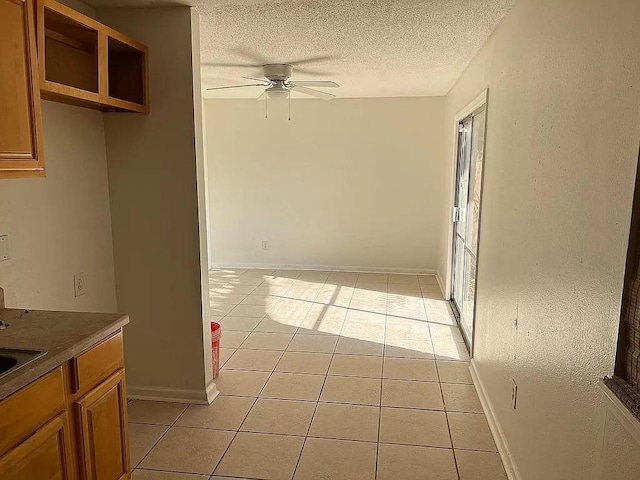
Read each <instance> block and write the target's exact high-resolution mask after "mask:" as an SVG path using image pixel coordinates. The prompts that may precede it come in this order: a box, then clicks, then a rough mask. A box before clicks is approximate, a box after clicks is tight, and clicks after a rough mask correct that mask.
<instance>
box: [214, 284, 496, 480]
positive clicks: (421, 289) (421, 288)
mask: <svg viewBox="0 0 640 480" xmlns="http://www.w3.org/2000/svg"><path fill="white" fill-rule="evenodd" d="M299 276H300V274H298V277H299ZM328 281H329V278H328V277H327V279H325V280H324V282H323V284H322V286H321V288H320V289H319V291H318V293H317V294H316V296H315V297H314V299H313V300H306V299H301V298H293V297H291V300H298V301H301V302H308V303H310V304H312V305H315V304H323V305H327V306H328V307H331V306H334V305H332V304H331V303H326V302H317V301H316V300H317V299H318V296H319V294H320V292H321V291H322V289H323V287H324V286H326V285H327V282H328ZM310 282H313V280H310ZM263 283H264V282H263ZM394 285H395V284H394ZM398 285H400V284H398ZM425 286H426V287H427V288H425ZM386 287H387V290H386V297H385V298H386V300H387V301H386V302H385V329H384V336H383V353H382V356H381V361H382V374H381V378H380V381H381V391H380V397H379V398H380V400H379V402H380V405H378V408H379V412H381V408H382V407H381V403H382V402H381V399H382V383H383V382H384V361H385V359H386V358H407V359H409V358H412V357H410V356H407V357H388V356H387V348H386V347H387V346H386V333H387V326H388V325H387V321H388V317H389V301H388V300H389V279H388V276H387V282H386ZM419 287H420V299H421V302H420V303H421V305H422V308H421V311H423V312H424V314H425V318H426V319H425V320H422V319H420V318H418V319H412V318H411V315H410V314H409V316H406V315H405V316H403V315H402V314H401V313H399V314H397V315H393V316H394V317H399V318H408V319H410V320H415V321H420V322H422V321H425V322H426V323H427V324H431V323H433V324H436V325H443V326H444V325H446V326H450V327H452V326H453V327H455V326H456V325H451V324H449V323H441V322H437V321H433V322H432V321H430V316H429V315H428V313H427V311H426V310H427V308H426V305H425V300H426V299H429V298H430V297H425V296H424V294H425V291H426V290H429V286H428V285H423V284H421V283H419ZM257 288H258V287H257V286H256V287H255V288H254V289H253V290H252V291H255V289H257ZM350 288H351V289H352V292H351V297H350V299H349V302H348V305H347V306H337V307H339V308H343V309H345V310H346V311H347V312H348V311H349V310H354V311H364V312H367V313H373V314H380V312H378V311H376V312H373V311H370V310H365V309H356V308H351V305H352V303H353V297H354V295H355V292H356V290H357V289H358V286H357V279H356V285H354V286H350ZM362 288H363V289H366V287H362ZM398 290H403V289H402V288H399V289H398ZM373 291H377V290H373ZM283 293H286V292H283ZM397 295H402V296H405V297H411V298H418V297H416V296H415V295H414V294H413V293H406V294H405V293H397ZM245 298H246V297H245ZM282 298H283V297H280V298H279V299H278V302H279V301H281V300H282ZM276 304H277V302H276ZM276 304H274V306H275V305H276ZM311 308H313V306H311V307H310V308H309V309H308V310H307V314H308V312H309V311H310V309H311ZM448 313H449V314H450V312H448ZM226 316H228V315H225V316H223V318H224V317H226ZM265 318H267V315H265V316H263V317H261V319H260V321H259V322H258V323H260V322H261V321H262V320H264V319H265ZM434 320H435V319H434ZM344 324H345V321H344V320H343V323H342V327H341V330H340V333H339V334H338V335H337V341H336V343H335V345H334V348H333V352H332V354H331V355H332V357H331V361H330V365H331V363H332V362H333V360H334V357H335V355H336V350H337V345H338V342H339V339H340V338H342V335H341V334H342V331H343V329H344ZM255 328H257V327H254V328H253V329H252V330H251V331H250V332H249V334H251V333H253V332H254V331H255ZM301 328H302V327H300V326H298V327H297V328H296V331H295V332H294V333H293V336H295V335H297V334H300V333H301V330H300V329H301ZM265 333H271V332H265ZM293 336H292V339H293ZM429 336H430V339H431V344H432V345H433V338H432V328H430V327H429ZM292 339H291V340H290V341H289V343H288V344H287V347H285V349H284V350H283V351H282V355H281V356H280V358H279V360H278V363H279V361H281V359H282V357H283V355H284V353H286V351H287V348H288V347H289V346H290V344H291V341H292ZM243 343H244V341H243ZM241 346H242V344H241V345H240V346H239V347H238V348H236V349H234V350H235V351H234V353H233V354H235V352H236V351H237V350H238V349H241ZM245 350H253V349H245ZM255 350H262V349H255ZM307 353H314V352H307ZM323 353H324V352H323ZM233 354H232V356H233ZM345 355H357V356H369V355H363V354H360V353H345ZM373 357H375V358H380V356H378V355H374V356H373ZM230 358H231V357H230ZM430 360H432V361H434V364H435V367H436V373H437V377H438V380H437V382H430V381H426V383H438V384H439V387H440V393H441V398H442V401H443V410H442V411H443V412H444V413H445V417H446V419H447V428H448V431H449V437H450V440H451V447H450V448H451V450H452V451H454V448H453V442H452V437H451V430H450V425H449V423H448V416H447V413H448V410H447V409H446V406H444V393H443V390H442V383H443V382H442V381H441V376H440V372H439V368H438V362H439V361H456V359H453V358H450V359H449V358H437V356H436V355H434V356H433V359H430ZM458 362H460V363H465V362H466V363H468V360H459V359H458ZM275 368H277V366H276V367H274V369H273V370H272V371H271V374H270V375H269V377H268V379H267V382H268V381H269V379H270V378H271V376H272V375H273V373H276V372H275ZM329 369H330V367H329V368H328V369H327V372H325V374H324V376H325V378H324V381H323V385H322V387H321V390H320V396H321V394H322V392H323V390H324V386H325V384H326V381H327V379H328V377H330V376H332V375H329ZM236 370H243V369H236ZM294 373H299V372H294ZM338 376H342V377H348V378H349V377H352V378H375V377H353V376H351V375H338ZM398 380H400V381H407V382H412V381H413V382H425V381H424V380H412V379H398ZM444 383H451V384H462V385H464V384H465V383H464V382H463V383H459V382H444ZM265 386H266V383H265V385H264V386H263V388H262V389H261V391H260V393H259V394H258V395H261V394H262V392H263V391H264V388H265ZM320 396H319V397H318V399H317V400H316V401H315V403H316V405H315V409H314V414H313V416H312V419H311V421H310V423H309V427H308V429H307V434H306V436H305V441H304V442H303V449H302V450H301V453H300V455H299V457H298V463H297V464H296V468H295V470H294V474H295V472H296V471H297V468H298V464H299V462H300V459H301V456H302V451H303V450H304V445H305V444H306V439H307V438H308V437H310V435H309V434H310V430H311V426H312V424H313V420H314V419H315V416H316V414H317V409H318V406H319V403H322V402H321V401H320ZM258 398H260V397H256V400H255V401H254V405H255V403H256V401H257V399H258ZM286 400H293V401H295V399H286ZM326 403H341V402H326ZM347 405H349V404H347ZM350 405H360V404H350ZM252 408H253V406H252ZM390 408H406V409H411V410H431V409H420V408H412V407H401V406H396V407H390ZM436 411H437V410H436ZM456 413H471V414H480V415H482V413H480V412H464V411H461V412H456ZM245 420H246V416H245ZM243 423H244V421H243ZM380 426H381V415H379V420H378V440H377V442H376V443H377V444H378V446H379V443H380ZM240 428H241V427H240ZM256 433H260V432H256ZM236 434H237V433H236ZM285 436H286V435H285ZM291 436H293V435H291ZM234 438H235V437H234ZM310 438H330V437H310ZM337 440H345V439H337ZM354 441H356V440H354ZM399 445H403V444H401V443H399ZM405 445H407V444H405ZM421 446H424V445H421ZM432 448H441V447H432ZM460 450H471V451H485V450H473V449H460ZM225 453H226V452H225ZM223 456H224V455H223ZM377 456H378V451H377V452H376V472H377V460H378V458H377ZM454 462H456V471H458V469H457V459H456V458H455V452H454ZM376 475H377V473H376ZM458 475H459V474H458Z"/></svg>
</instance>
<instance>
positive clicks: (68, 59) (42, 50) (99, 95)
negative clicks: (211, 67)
mask: <svg viewBox="0 0 640 480" xmlns="http://www.w3.org/2000/svg"><path fill="white" fill-rule="evenodd" d="M38 57H39V64H40V91H41V94H42V97H43V98H46V99H49V100H55V101H60V102H64V103H71V104H75V105H81V106H88V107H92V108H97V109H100V110H104V111H125V112H127V111H128V112H141V113H144V112H148V111H149V96H148V81H147V77H148V50H147V47H146V46H144V45H143V44H141V43H139V42H137V41H135V40H133V39H132V38H129V37H127V36H126V35H123V34H121V33H119V32H117V31H115V30H113V29H112V28H109V27H107V26H105V25H103V24H101V23H99V22H97V21H96V20H94V19H92V18H89V17H87V16H85V15H82V14H81V13H79V12H77V11H75V10H73V9H71V8H69V7H67V6H65V5H63V4H61V3H59V2H57V1H56V0H38Z"/></svg>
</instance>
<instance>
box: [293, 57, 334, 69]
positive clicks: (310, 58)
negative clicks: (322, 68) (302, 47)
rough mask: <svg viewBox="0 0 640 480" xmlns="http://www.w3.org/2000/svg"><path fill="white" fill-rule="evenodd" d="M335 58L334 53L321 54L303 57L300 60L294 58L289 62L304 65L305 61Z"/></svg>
mask: <svg viewBox="0 0 640 480" xmlns="http://www.w3.org/2000/svg"><path fill="white" fill-rule="evenodd" d="M333 58H334V57H333V55H319V56H317V57H308V58H301V59H300V60H294V61H292V62H287V63H288V64H290V65H293V66H294V67H295V66H296V65H304V64H305V63H318V62H326V61H327V60H332V59H333Z"/></svg>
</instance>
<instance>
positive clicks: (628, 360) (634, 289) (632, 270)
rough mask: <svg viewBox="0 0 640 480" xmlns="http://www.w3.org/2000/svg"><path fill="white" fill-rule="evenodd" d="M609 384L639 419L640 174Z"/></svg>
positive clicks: (607, 381) (637, 173)
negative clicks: (613, 371) (614, 357)
mask: <svg viewBox="0 0 640 480" xmlns="http://www.w3.org/2000/svg"><path fill="white" fill-rule="evenodd" d="M639 160H640V159H639ZM605 383H606V385H607V386H608V387H609V388H610V389H611V390H612V391H613V392H614V393H615V394H616V396H617V397H618V398H619V399H620V400H622V402H623V403H624V404H625V405H626V406H627V407H628V408H629V410H631V412H632V413H633V414H634V415H635V416H636V417H637V418H638V419H640V175H639V172H636V189H635V193H634V197H633V213H632V216H631V231H630V234H629V250H628V251H627V265H626V269H625V276H624V289H623V291H622V310H621V315H620V333H619V334H618V353H617V357H616V369H615V374H614V376H612V377H607V378H605Z"/></svg>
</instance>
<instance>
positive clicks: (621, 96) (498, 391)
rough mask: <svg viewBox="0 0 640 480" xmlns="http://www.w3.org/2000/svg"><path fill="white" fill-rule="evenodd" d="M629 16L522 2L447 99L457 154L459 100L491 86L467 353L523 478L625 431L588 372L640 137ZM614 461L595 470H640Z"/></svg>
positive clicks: (581, 468) (611, 310)
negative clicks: (472, 333)
mask: <svg viewBox="0 0 640 480" xmlns="http://www.w3.org/2000/svg"><path fill="white" fill-rule="evenodd" d="M639 23H640V3H638V2H637V1H633V0H615V1H610V2H602V1H598V0H566V1H562V2H558V1H555V0H537V1H534V0H521V1H519V2H518V3H517V4H516V6H515V7H514V9H513V10H512V11H511V13H510V14H509V15H507V16H506V17H505V20H504V21H503V23H502V24H501V25H500V26H499V27H498V29H497V30H496V31H495V33H494V35H493V36H492V38H491V39H490V40H489V42H488V43H487V45H485V46H484V47H483V48H482V50H481V51H480V53H479V55H478V56H477V57H476V58H475V59H474V60H473V62H472V63H471V64H470V66H469V68H468V69H467V70H466V71H465V73H464V74H463V75H462V77H461V78H460V80H459V81H458V82H457V84H456V86H455V87H454V88H453V90H452V91H451V92H450V94H449V96H448V97H447V117H446V118H447V120H446V121H447V125H446V128H447V130H446V132H447V133H448V134H449V136H450V138H448V139H447V140H446V145H447V146H448V147H449V148H450V150H449V152H448V155H447V157H448V158H449V159H451V158H452V156H453V151H452V149H451V146H452V145H453V139H452V138H451V135H452V133H453V122H454V116H455V114H456V112H458V111H459V110H461V109H462V108H464V106H465V105H466V104H467V103H468V102H470V101H471V100H473V98H474V97H476V96H477V95H478V94H479V93H480V92H481V91H482V90H483V89H484V88H487V87H488V88H489V102H488V119H487V141H486V156H485V177H484V197H483V211H482V223H481V234H480V235H481V237H480V254H479V267H478V268H479V276H478V299H477V319H476V325H477V330H476V350H475V361H476V362H477V366H478V370H479V373H480V377H481V379H482V382H483V383H484V385H485V387H486V390H487V394H488V398H489V400H490V402H491V405H492V407H493V409H494V412H495V415H496V418H497V420H498V422H499V424H500V426H501V428H502V430H503V432H504V435H505V437H506V439H507V443H508V447H509V449H510V451H511V453H512V455H513V458H514V459H515V463H516V465H517V467H518V468H519V471H520V474H521V478H522V479H525V480H540V479H545V480H554V479H563V480H567V479H576V480H586V479H593V478H599V477H600V474H601V472H602V471H603V461H604V460H603V459H607V458H614V457H615V455H614V452H615V449H616V448H617V447H616V445H615V443H603V438H609V439H610V438H614V437H618V438H623V437H624V436H625V435H626V432H624V431H623V430H622V427H621V426H620V424H618V423H617V422H616V421H615V419H614V418H613V417H611V418H609V419H608V420H607V424H606V429H605V412H606V410H605V407H604V405H603V400H602V395H601V392H600V386H599V385H598V380H599V379H600V378H602V377H603V376H604V375H608V374H611V373H612V372H613V366H614V357H615V349H616V340H617V330H618V322H619V310H620V300H621V292H622V282H623V273H624V264H625V257H626V246H627V238H628V233H629V223H630V218H631V202H632V198H633V187H634V174H635V171H636V163H637V159H638V147H639V145H640V115H639V113H640V63H639V62H638V58H640V30H638V24H639ZM450 175H451V172H449V175H448V176H447V177H445V178H444V185H449V184H450ZM447 217H448V210H446V211H444V212H443V222H445V221H446V220H444V219H446V218H447ZM441 246H442V250H441V251H442V255H441V258H440V266H439V270H440V271H441V272H444V271H445V270H446V263H447V259H446V258H447V257H446V254H445V253H444V252H445V250H446V242H445V240H444V237H443V241H442V243H441ZM516 319H517V326H516V322H515V320H516ZM512 379H514V380H515V381H516V382H517V384H518V392H519V395H518V408H517V410H513V409H512V405H511V380H512ZM605 434H606V436H605ZM627 448H631V450H632V451H634V452H636V457H637V456H638V451H639V448H640V447H638V446H637V445H636V446H635V447H627ZM619 468H620V470H619V471H618V472H617V474H616V475H615V476H613V477H612V476H607V475H604V474H603V475H602V478H617V479H627V478H628V479H631V478H640V471H639V469H638V463H637V462H635V460H634V461H631V460H630V461H627V462H625V463H624V464H623V465H621V466H620V467H619Z"/></svg>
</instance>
